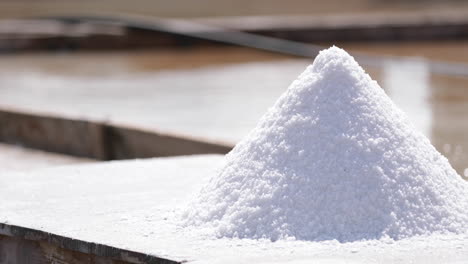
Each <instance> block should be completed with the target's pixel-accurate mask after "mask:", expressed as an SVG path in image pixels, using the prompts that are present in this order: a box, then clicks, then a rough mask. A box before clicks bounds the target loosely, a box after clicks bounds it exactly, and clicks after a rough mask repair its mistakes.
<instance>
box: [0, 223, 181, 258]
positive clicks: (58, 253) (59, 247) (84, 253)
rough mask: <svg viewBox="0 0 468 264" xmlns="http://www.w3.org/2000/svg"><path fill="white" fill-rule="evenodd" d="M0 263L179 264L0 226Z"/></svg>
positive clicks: (8, 226) (98, 245)
mask: <svg viewBox="0 0 468 264" xmlns="http://www.w3.org/2000/svg"><path fill="white" fill-rule="evenodd" d="M0 263H2V264H3V263H5V264H46V263H47V264H49V263H60V264H94V263H95V264H125V263H132V264H141V263H148V264H174V263H178V262H176V261H172V260H169V259H164V258H160V257H157V256H151V255H147V254H143V253H139V252H134V251H128V250H124V249H119V248H115V247H110V246H106V245H101V244H95V243H90V242H86V241H82V240H77V239H72V238H68V237H63V236H58V235H54V234H50V233H46V232H43V231H39V230H34V229H29V228H24V227H20V226H14V225H8V224H1V223H0Z"/></svg>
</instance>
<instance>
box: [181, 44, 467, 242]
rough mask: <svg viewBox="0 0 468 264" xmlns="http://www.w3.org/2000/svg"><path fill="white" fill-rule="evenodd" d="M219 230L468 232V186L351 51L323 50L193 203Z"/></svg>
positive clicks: (194, 215)
mask: <svg viewBox="0 0 468 264" xmlns="http://www.w3.org/2000/svg"><path fill="white" fill-rule="evenodd" d="M185 217H186V218H187V219H188V220H187V224H189V225H195V226H205V227H208V228H212V230H213V231H214V232H215V234H216V235H217V236H218V237H240V238H254V239H255V238H268V239H271V240H276V239H282V238H288V237H294V238H296V239H301V240H328V239H337V240H339V241H355V240H361V239H378V238H381V237H390V238H393V239H401V238H405V237H409V236H413V235H422V234H432V233H447V232H453V233H462V232H465V231H467V230H468V183H466V182H464V181H463V180H462V179H461V177H460V176H459V175H457V173H456V172H455V171H454V170H453V169H452V167H451V166H450V164H449V163H448V161H447V159H446V158H444V157H443V156H442V155H441V154H440V153H439V152H437V150H436V149H435V148H434V147H433V146H432V145H431V143H430V142H429V140H428V139H427V138H426V137H424V136H423V135H422V134H421V133H419V132H418V131H416V130H415V128H414V127H413V125H412V124H410V122H409V121H408V118H407V116H406V115H405V114H404V113H403V112H402V111H400V110H399V109H398V108H397V107H396V106H395V105H394V104H393V102H392V101H391V100H390V99H389V98H388V97H387V95H386V94H385V93H384V91H383V90H382V89H381V88H380V87H379V86H378V84H377V83H376V82H375V81H372V80H371V78H370V77H369V75H367V74H366V73H365V72H364V70H363V69H362V68H361V67H360V66H359V65H358V64H357V63H356V61H355V60H354V59H353V57H351V56H350V55H349V54H347V53H346V52H345V51H344V50H342V49H339V48H336V47H332V48H330V49H327V50H324V51H322V52H320V54H319V55H318V57H317V58H316V59H315V61H314V63H313V64H312V65H311V66H309V67H308V68H307V69H306V70H305V72H304V73H302V74H301V75H300V76H299V78H298V79H297V80H295V81H294V82H293V83H292V85H291V86H290V87H289V88H288V90H287V91H286V92H285V93H284V94H283V95H282V96H281V97H280V98H279V100H278V101H277V102H276V104H275V105H274V106H273V107H272V108H271V109H270V110H269V111H268V112H267V113H266V114H265V116H264V117H263V118H262V119H261V120H260V122H259V123H258V125H257V127H256V128H255V129H254V130H253V131H252V132H251V133H250V134H249V135H248V136H247V137H246V138H245V139H243V140H242V141H241V142H240V143H239V144H238V145H237V146H236V147H235V148H234V149H233V150H232V151H231V153H229V154H228V155H227V156H226V163H225V165H224V167H223V168H222V170H221V171H220V172H219V174H218V175H216V177H214V178H213V179H212V180H211V181H210V182H209V184H208V185H207V186H206V187H205V188H204V189H203V190H202V192H201V194H200V195H199V197H198V198H197V200H196V201H195V202H194V203H193V204H191V206H190V208H189V209H187V211H186V214H185Z"/></svg>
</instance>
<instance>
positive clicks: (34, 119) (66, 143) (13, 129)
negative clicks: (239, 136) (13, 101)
mask: <svg viewBox="0 0 468 264" xmlns="http://www.w3.org/2000/svg"><path fill="white" fill-rule="evenodd" d="M0 142H5V143H10V144H17V145H21V146H24V147H30V148H35V149H41V150H45V151H50V152H57V153H63V154H68V155H73V156H79V157H87V158H93V159H98V160H112V159H131V158H149V157H165V156H178V155H192V154H208V153H220V154H224V153H227V152H229V151H230V150H231V148H232V146H230V145H229V144H224V143H217V142H210V141H207V140H201V139H195V138H190V137H186V136H180V135H174V134H169V133H160V132H157V131H150V130H144V129H139V128H132V127H125V126H119V125H115V124H108V123H105V122H94V121H87V120H77V119H68V118H65V117H59V116H51V115H47V116H46V115H39V114H33V113H27V112H20V111H15V110H11V109H8V110H5V109H3V110H2V109H0Z"/></svg>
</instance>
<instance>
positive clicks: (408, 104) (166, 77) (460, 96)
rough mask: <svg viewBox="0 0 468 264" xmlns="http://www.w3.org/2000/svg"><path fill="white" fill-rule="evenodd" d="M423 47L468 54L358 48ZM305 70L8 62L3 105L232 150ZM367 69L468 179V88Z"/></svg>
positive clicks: (393, 67) (0, 77)
mask: <svg viewBox="0 0 468 264" xmlns="http://www.w3.org/2000/svg"><path fill="white" fill-rule="evenodd" d="M347 45H350V44H347ZM382 45H383V44H382ZM382 45H380V46H382ZM408 45H409V46H408ZM421 45H422V50H423V51H424V52H423V53H422V55H427V56H429V57H431V56H435V57H434V58H435V59H438V60H443V59H446V60H452V59H454V58H458V59H459V60H461V61H463V60H466V56H460V55H459V54H464V50H466V43H463V42H456V43H452V44H450V43H446V44H444V45H442V48H439V46H440V45H439V44H437V45H435V44H431V43H418V44H417V45H416V44H411V45H410V44H401V43H400V44H392V45H391V46H389V45H386V46H384V47H382V48H380V49H379V47H380V46H379V45H374V46H371V47H369V45H361V46H359V45H354V46H353V48H356V49H358V50H359V49H360V50H363V51H366V50H368V49H371V50H372V52H373V53H374V54H379V53H386V54H394V55H395V54H399V53H401V54H403V55H406V54H411V51H415V50H419V49H418V47H420V46H421ZM442 49H443V50H442ZM442 51H444V52H442ZM392 52H393V53H392ZM447 53H448V55H447V56H446V57H443V56H442V55H444V54H447ZM441 54H442V55H441ZM437 56H439V57H437ZM440 56H442V57H440ZM308 64H310V61H308V60H303V59H294V58H291V57H285V56H279V55H275V54H273V55H272V54H266V53H261V52H258V51H252V50H248V49H241V48H224V49H210V50H187V51H183V52H182V51H177V52H176V51H172V52H171V51H160V52H158V51H148V52H135V53H76V54H74V53H72V54H24V55H9V56H6V55H4V56H2V59H1V60H0V106H1V107H5V106H6V107H12V108H24V109H27V110H31V111H33V112H36V113H40V112H46V113H52V114H54V113H55V114H57V113H58V114H60V115H66V116H71V117H78V118H90V119H97V120H108V121H112V122H116V123H126V124H131V125H136V126H143V127H149V128H151V129H157V130H163V131H168V132H171V131H173V132H176V133H178V134H187V135H190V136H195V137H203V138H207V139H210V140H219V141H228V142H231V143H236V142H238V141H239V140H240V139H241V138H242V137H244V136H245V135H246V134H247V133H248V132H249V131H250V130H251V129H252V128H253V127H254V126H255V124H256V122H257V121H258V119H259V118H260V117H261V116H262V114H263V113H264V112H265V111H266V110H267V109H268V107H269V106H271V105H272V104H273V102H274V101H275V100H276V98H277V97H278V96H279V95H280V94H281V93H282V92H283V91H284V87H287V86H288V85H289V83H290V82H291V81H292V80H293V79H294V78H295V77H296V75H297V73H298V72H301V71H302V70H303V69H304V68H305V67H306V66H307V65H308ZM366 70H367V71H368V72H370V73H371V75H372V76H373V77H374V78H375V79H377V80H378V81H379V84H380V85H381V86H382V87H383V88H384V89H385V90H386V92H387V94H389V95H390V97H391V98H392V99H393V100H394V102H395V103H396V104H397V105H399V106H400V107H401V108H402V109H403V110H404V111H405V112H406V113H407V114H408V115H409V116H410V119H411V120H412V121H413V122H414V123H415V125H416V126H417V127H418V129H419V130H421V131H422V132H423V133H424V134H425V135H426V136H427V137H429V138H430V139H431V142H432V143H433V144H434V145H435V146H436V148H437V149H438V150H439V151H441V152H442V153H443V154H444V155H446V156H447V157H448V158H449V160H450V162H451V164H452V165H453V166H454V167H455V168H456V169H457V171H458V172H459V173H461V174H463V171H464V169H465V168H467V167H468V165H467V160H468V155H467V153H468V152H466V149H468V137H467V134H466V133H465V131H467V130H468V122H467V119H466V116H468V99H467V97H466V92H465V91H466V90H467V89H468V81H467V80H466V79H464V78H458V77H450V76H441V75H434V74H431V73H430V72H429V69H428V67H427V62H426V61H425V60H423V59H408V60H398V61H388V63H385V65H384V67H383V68H369V67H367V68H366ZM240 77H241V78H240ZM239 105H241V106H242V107H239ZM71 106H72V107H71Z"/></svg>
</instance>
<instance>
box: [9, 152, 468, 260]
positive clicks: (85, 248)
mask: <svg viewBox="0 0 468 264" xmlns="http://www.w3.org/2000/svg"><path fill="white" fill-rule="evenodd" d="M222 162H223V157H222V156H221V155H201V156H186V157H178V158H157V159H148V160H134V161H120V162H106V163H99V164H93V165H74V166H64V167H60V168H53V169H44V170H37V171H34V172H32V173H0V201H2V202H1V203H0V263H174V262H178V263H183V262H189V263H311V262H313V263H412V262H413V263H460V264H461V263H466V260H467V259H468V248H467V247H466V245H467V243H468V233H467V234H466V235H458V236H454V235H453V236H448V235H446V236H437V235H434V236H431V237H416V238H411V239H405V240H400V241H397V242H395V241H393V240H385V239H383V240H381V241H356V242H352V243H344V244H343V243H339V242H337V241H322V242H313V241H295V240H288V241H277V242H271V241H268V240H249V239H243V240H239V239H216V238H213V237H211V236H209V235H208V233H206V232H205V230H198V229H187V228H182V227H181V226H180V225H179V224H178V221H179V219H180V218H179V216H180V212H181V210H182V209H183V208H184V207H185V206H187V203H189V202H190V200H191V197H192V196H193V195H195V194H196V193H198V192H199V191H200V188H201V187H202V186H203V185H204V184H205V183H206V181H208V180H209V178H210V177H211V176H212V175H213V174H214V173H215V171H216V168H218V167H219V166H220V165H221V164H222Z"/></svg>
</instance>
